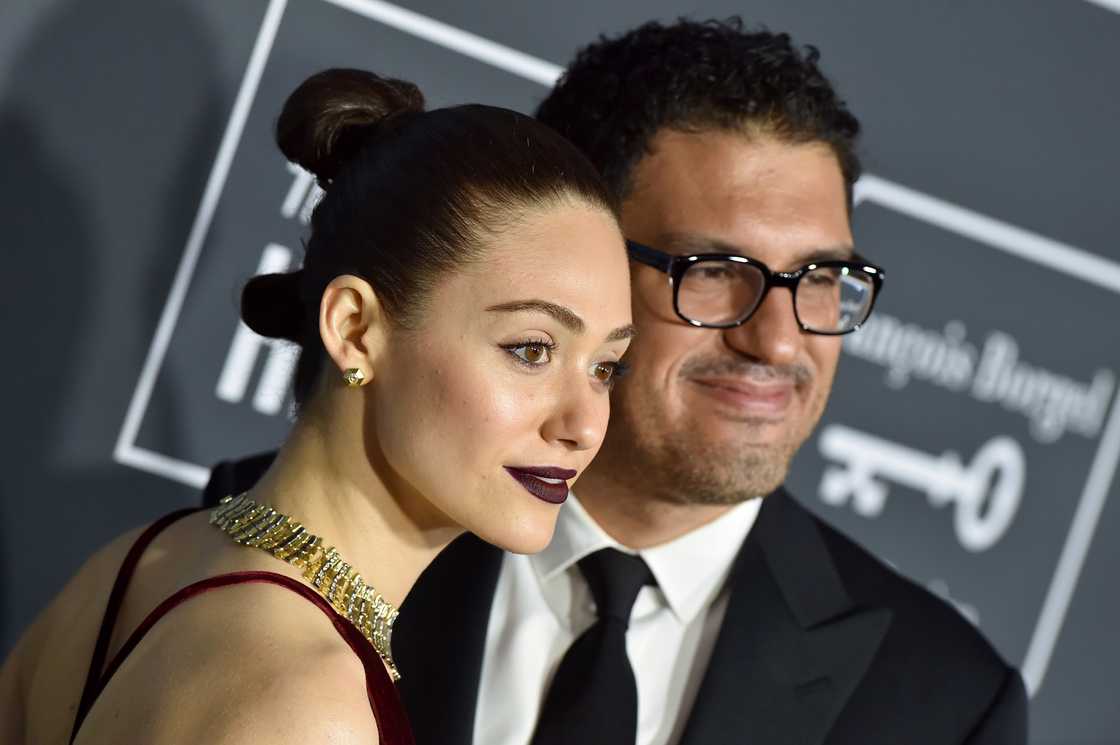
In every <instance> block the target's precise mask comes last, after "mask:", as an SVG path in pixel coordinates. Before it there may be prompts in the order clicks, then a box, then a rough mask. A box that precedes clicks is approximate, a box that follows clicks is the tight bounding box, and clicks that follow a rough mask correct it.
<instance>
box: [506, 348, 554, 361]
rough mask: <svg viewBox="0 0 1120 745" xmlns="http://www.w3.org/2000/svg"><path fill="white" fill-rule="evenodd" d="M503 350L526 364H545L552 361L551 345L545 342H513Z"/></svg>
mask: <svg viewBox="0 0 1120 745" xmlns="http://www.w3.org/2000/svg"><path fill="white" fill-rule="evenodd" d="M505 350H506V351H507V352H509V353H510V354H512V355H513V356H514V357H516V358H517V359H518V360H520V361H521V362H523V363H525V364H526V365H534V366H535V365H547V364H548V363H549V362H550V361H552V345H550V344H547V343H545V342H529V343H526V344H513V345H510V346H507V347H505Z"/></svg>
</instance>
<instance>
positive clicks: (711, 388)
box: [692, 378, 794, 419]
mask: <svg viewBox="0 0 1120 745" xmlns="http://www.w3.org/2000/svg"><path fill="white" fill-rule="evenodd" d="M692 382H694V383H696V385H697V386H698V387H699V389H700V390H701V392H703V393H704V394H706V395H708V396H711V397H712V398H715V399H716V400H718V401H720V402H721V403H724V404H728V405H730V406H731V407H733V408H735V409H737V410H738V411H739V412H740V413H742V414H748V415H750V416H753V417H762V418H771V419H780V418H781V417H782V416H783V415H784V414H785V411H786V409H788V408H789V405H790V403H791V401H792V400H793V392H794V385H793V383H791V382H784V381H783V382H779V383H753V382H751V381H748V380H742V379H736V378H693V379H692Z"/></svg>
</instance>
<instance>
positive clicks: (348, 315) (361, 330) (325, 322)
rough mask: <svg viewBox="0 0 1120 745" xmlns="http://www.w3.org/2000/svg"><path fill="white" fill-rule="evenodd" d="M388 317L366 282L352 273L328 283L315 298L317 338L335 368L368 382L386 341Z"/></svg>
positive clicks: (339, 374) (374, 371)
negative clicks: (360, 374) (316, 301)
mask: <svg viewBox="0 0 1120 745" xmlns="http://www.w3.org/2000/svg"><path fill="white" fill-rule="evenodd" d="M387 324H388V318H387V317H386V315H385V311H384V308H383V307H382V305H381V301H380V300H378V298H377V294H376V293H375V292H374V291H373V287H372V286H370V283H369V282H367V281H366V280H364V279H362V278H361V277H356V276H354V275H353V274H341V275H339V276H337V277H335V278H334V279H332V280H331V281H330V283H329V284H328V285H327V287H326V289H324V290H323V295H322V297H321V298H320V299H319V336H320V338H322V340H323V347H324V348H325V349H326V350H327V355H328V356H330V358H331V360H332V361H333V362H334V364H335V367H336V368H337V369H338V376H339V379H341V376H342V374H343V373H344V372H345V371H347V370H353V369H357V370H360V371H361V373H362V376H364V378H365V380H366V381H367V382H368V381H369V380H372V379H373V376H374V375H375V374H376V369H377V364H378V361H379V360H380V359H381V355H382V352H383V351H384V349H385V344H386V340H387V338H388V327H387Z"/></svg>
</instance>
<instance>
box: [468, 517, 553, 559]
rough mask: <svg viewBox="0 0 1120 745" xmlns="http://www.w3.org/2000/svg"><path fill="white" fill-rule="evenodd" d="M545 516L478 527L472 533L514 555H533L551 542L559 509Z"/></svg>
mask: <svg viewBox="0 0 1120 745" xmlns="http://www.w3.org/2000/svg"><path fill="white" fill-rule="evenodd" d="M542 512H545V514H538V515H533V516H531V517H530V516H527V515H526V516H519V517H521V518H522V519H519V520H513V521H509V522H506V523H505V524H504V525H500V526H499V525H494V524H491V525H486V526H481V525H480V526H478V527H479V529H478V530H474V531H472V532H473V533H474V534H475V535H477V536H478V537H479V538H481V539H482V540H484V541H486V542H487V543H489V544H492V545H494V546H497V547H498V548H500V549H502V550H503V551H509V552H510V553H514V554H535V553H539V552H541V551H543V550H544V549H545V548H546V547H547V546H548V544H549V543H550V542H551V541H552V534H553V533H554V532H555V530H556V516H557V514H558V513H559V509H555V508H552V509H549V510H547V511H542Z"/></svg>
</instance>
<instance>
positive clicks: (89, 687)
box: [70, 507, 199, 742]
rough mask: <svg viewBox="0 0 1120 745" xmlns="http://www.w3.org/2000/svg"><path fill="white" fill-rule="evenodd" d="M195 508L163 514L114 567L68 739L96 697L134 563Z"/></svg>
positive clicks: (74, 732)
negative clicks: (115, 574) (159, 537)
mask: <svg viewBox="0 0 1120 745" xmlns="http://www.w3.org/2000/svg"><path fill="white" fill-rule="evenodd" d="M198 511H199V510H198V508H196V507H190V508H187V509H182V510H176V511H175V512H172V513H171V514H169V515H164V516H163V517H161V518H160V519H159V520H156V521H155V522H154V523H152V524H151V525H149V526H148V527H147V529H146V530H145V531H144V532H143V533H141V534H140V537H139V538H137V539H136V542H135V543H133V544H132V548H130V549H129V550H128V554H127V555H125V557H124V562H123V563H122V564H121V568H120V569H119V570H118V571H117V578H116V580H115V581H114V582H113V589H112V591H111V592H110V593H109V602H108V604H107V605H106V606H105V615H104V617H103V618H102V619H101V629H100V630H99V631H98V632H97V644H96V645H94V648H93V659H91V660H90V663H89V673H87V675H86V683H85V687H83V688H82V698H81V700H80V701H79V702H78V712H77V715H76V717H75V719H74V729H73V730H72V731H71V732H70V742H73V741H74V738H75V737H76V736H77V734H78V726H79V725H80V724H81V723H82V720H84V719H85V718H86V714H88V713H89V710H90V707H91V706H93V701H94V699H96V698H97V691H98V690H99V687H98V685H97V682H98V680H99V679H100V678H101V671H102V670H103V669H104V668H105V658H106V656H107V655H108V654H109V642H110V641H111V640H112V638H113V628H114V627H115V626H116V625H117V616H118V615H120V612H121V605H122V604H123V603H124V594H125V591H126V590H128V583H129V582H130V581H131V580H132V575H133V574H134V573H135V572H136V565H137V564H139V563H140V556H141V555H142V554H143V553H144V551H145V549H147V548H148V546H149V545H150V544H151V542H152V541H153V540H155V538H156V536H158V535H159V534H160V533H162V532H163V531H164V529H165V528H167V526H169V525H171V524H172V523H174V522H176V521H177V520H181V519H182V518H184V517H186V516H187V515H193V514H194V513H195V512H198Z"/></svg>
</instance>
